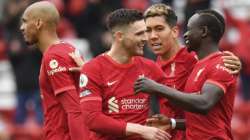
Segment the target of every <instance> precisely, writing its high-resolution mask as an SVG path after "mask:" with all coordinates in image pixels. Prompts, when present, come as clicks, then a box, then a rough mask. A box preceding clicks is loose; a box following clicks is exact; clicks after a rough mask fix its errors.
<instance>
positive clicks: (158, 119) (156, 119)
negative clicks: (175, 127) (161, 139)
mask: <svg viewBox="0 0 250 140" xmlns="http://www.w3.org/2000/svg"><path fill="white" fill-rule="evenodd" d="M146 125H147V126H152V127H156V128H159V129H161V130H164V131H166V130H170V129H171V121H170V118H168V117H167V116H165V115H162V114H156V115H153V116H152V117H150V118H148V119H147V120H146Z"/></svg>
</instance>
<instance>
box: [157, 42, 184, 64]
mask: <svg viewBox="0 0 250 140" xmlns="http://www.w3.org/2000/svg"><path fill="white" fill-rule="evenodd" d="M179 50H180V45H179V44H178V43H177V42H176V43H174V44H173V45H172V46H171V47H169V50H168V51H167V52H166V53H165V54H163V55H161V56H160V58H161V60H164V61H167V60H169V59H170V58H172V57H174V56H175V55H176V54H177V53H178V51H179Z"/></svg>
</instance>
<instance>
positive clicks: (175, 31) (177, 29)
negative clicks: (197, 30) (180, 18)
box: [171, 26, 179, 38]
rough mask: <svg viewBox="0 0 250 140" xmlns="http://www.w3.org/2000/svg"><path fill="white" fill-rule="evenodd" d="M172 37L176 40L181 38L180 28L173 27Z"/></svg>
mask: <svg viewBox="0 0 250 140" xmlns="http://www.w3.org/2000/svg"><path fill="white" fill-rule="evenodd" d="M171 30H172V35H173V37H174V38H177V37H178V36H179V27H178V26H174V27H172V29H171Z"/></svg>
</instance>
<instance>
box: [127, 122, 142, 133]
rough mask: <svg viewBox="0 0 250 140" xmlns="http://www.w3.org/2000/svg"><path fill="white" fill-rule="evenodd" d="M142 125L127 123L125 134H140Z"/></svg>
mask: <svg viewBox="0 0 250 140" xmlns="http://www.w3.org/2000/svg"><path fill="white" fill-rule="evenodd" d="M141 127H142V125H140V124H134V123H127V126H126V135H127V136H129V135H134V134H137V135H141V134H142V133H143V132H142V130H143V129H142V128H141Z"/></svg>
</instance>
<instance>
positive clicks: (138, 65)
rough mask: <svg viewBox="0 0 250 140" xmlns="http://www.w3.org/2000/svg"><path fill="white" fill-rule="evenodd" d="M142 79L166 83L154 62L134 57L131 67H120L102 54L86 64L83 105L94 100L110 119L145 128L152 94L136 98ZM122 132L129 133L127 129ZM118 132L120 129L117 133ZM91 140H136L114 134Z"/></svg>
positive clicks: (102, 135) (82, 75) (84, 68)
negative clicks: (137, 124) (135, 91)
mask: <svg viewBox="0 0 250 140" xmlns="http://www.w3.org/2000/svg"><path fill="white" fill-rule="evenodd" d="M140 76H145V77H148V78H150V79H153V80H155V81H157V82H161V83H162V82H164V80H165V76H164V73H163V71H162V70H161V69H160V67H159V66H157V65H156V64H155V63H154V62H153V61H151V60H148V59H145V58H143V57H134V58H133V59H132V61H131V62H130V63H129V64H118V63H117V62H115V61H114V60H113V59H112V58H111V57H110V56H108V55H106V54H102V55H100V56H98V57H96V58H95V59H93V60H91V61H90V62H89V63H87V64H85V65H84V67H83V69H82V72H81V76H80V77H81V78H80V87H82V88H81V93H80V97H81V99H80V102H81V104H82V103H84V102H88V101H93V100H95V101H99V102H101V108H102V113H103V114H105V115H106V116H109V117H111V118H114V119H116V120H119V121H121V123H122V122H125V123H126V122H131V123H139V124H144V123H145V120H146V119H147V117H148V115H149V110H150V103H149V95H148V94H143V93H140V94H137V95H135V94H134V82H135V81H136V80H137V79H138V78H139V77H140ZM83 107H86V104H85V105H82V108H83ZM88 109H93V108H88ZM85 110H86V108H85ZM93 121H94V119H93ZM99 125H102V124H99ZM97 127H99V126H97ZM121 128H122V129H125V128H124V126H121ZM118 129H120V128H117V129H116V130H118ZM121 131H122V130H121ZM123 131H125V130H123ZM116 134H117V133H116ZM119 134H121V133H119ZM90 139H93V140H122V139H126V140H128V139H129V140H131V139H136V138H128V137H124V136H123V137H122V136H117V137H116V136H115V135H114V134H112V132H106V135H105V134H100V133H95V134H93V135H92V137H91V138H90ZM137 139H140V138H137Z"/></svg>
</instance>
